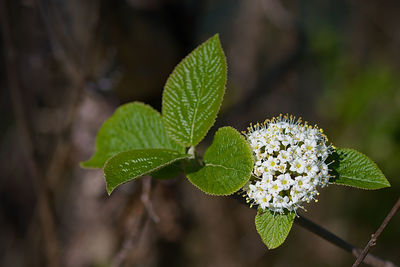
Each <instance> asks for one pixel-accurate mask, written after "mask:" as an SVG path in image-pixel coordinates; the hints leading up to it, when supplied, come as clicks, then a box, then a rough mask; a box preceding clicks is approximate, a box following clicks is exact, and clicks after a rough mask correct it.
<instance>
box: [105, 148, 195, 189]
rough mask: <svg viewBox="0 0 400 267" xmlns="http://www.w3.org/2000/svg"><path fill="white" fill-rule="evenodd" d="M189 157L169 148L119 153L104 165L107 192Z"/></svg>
mask: <svg viewBox="0 0 400 267" xmlns="http://www.w3.org/2000/svg"><path fill="white" fill-rule="evenodd" d="M187 157H189V156H188V155H183V154H181V153H179V152H176V151H173V150H167V149H135V150H130V151H126V152H121V153H118V154H117V155H115V156H113V157H112V158H110V159H109V160H108V161H107V162H106V165H105V166H104V177H105V178H106V184H107V192H108V193H109V194H111V192H112V191H113V190H114V189H115V188H116V187H117V186H118V185H120V184H123V183H126V182H128V181H130V180H132V179H135V178H138V177H140V176H143V175H145V174H149V173H151V172H154V171H157V170H160V169H161V168H164V167H166V166H168V165H170V164H172V163H174V162H175V161H178V160H181V159H184V158H187Z"/></svg>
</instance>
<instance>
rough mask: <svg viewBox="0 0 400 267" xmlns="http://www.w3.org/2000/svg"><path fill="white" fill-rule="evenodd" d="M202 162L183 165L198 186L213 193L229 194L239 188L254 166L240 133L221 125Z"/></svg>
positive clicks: (248, 149) (247, 146)
mask: <svg viewBox="0 0 400 267" xmlns="http://www.w3.org/2000/svg"><path fill="white" fill-rule="evenodd" d="M204 164H205V165H204V166H201V167H200V168H197V169H196V168H194V167H189V168H187V169H185V172H186V176H187V177H188V178H189V180H190V181H191V182H192V183H193V184H194V185H195V186H197V187H198V188H199V189H201V190H202V191H204V192H205V193H208V194H213V195H229V194H232V193H234V192H236V191H237V190H239V189H240V188H242V187H243V186H244V185H245V184H246V182H247V181H248V180H249V178H250V174H251V171H252V169H253V155H252V152H251V150H250V147H249V145H248V143H247V142H246V140H245V139H244V138H243V136H241V135H240V133H238V132H237V131H236V130H235V129H233V128H231V127H223V128H220V129H219V130H218V131H217V132H216V134H215V136H214V141H213V143H212V144H211V146H210V147H209V148H208V149H207V151H206V153H205V154H204Z"/></svg>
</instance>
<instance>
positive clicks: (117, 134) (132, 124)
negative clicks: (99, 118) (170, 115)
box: [81, 102, 184, 168]
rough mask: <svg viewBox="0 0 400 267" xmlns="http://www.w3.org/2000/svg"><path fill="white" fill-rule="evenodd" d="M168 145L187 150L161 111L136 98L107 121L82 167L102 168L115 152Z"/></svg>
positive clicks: (181, 150) (179, 150)
mask: <svg viewBox="0 0 400 267" xmlns="http://www.w3.org/2000/svg"><path fill="white" fill-rule="evenodd" d="M144 148H165V149H171V150H176V151H178V152H181V153H184V147H182V146H180V145H178V144H177V143H175V142H174V141H173V140H172V139H171V138H169V136H168V135H167V132H166V131H165V128H164V124H163V120H162V118H161V115H160V113H158V112H157V111H156V110H154V109H153V108H152V107H150V106H148V105H145V104H142V103H139V102H133V103H129V104H125V105H122V106H120V107H119V108H118V109H117V110H116V111H115V112H114V114H113V115H112V116H111V117H110V118H109V119H108V120H107V121H106V122H105V123H104V124H103V126H102V127H101V128H100V130H99V132H98V134H97V137H96V151H95V154H94V155H93V157H92V158H91V159H89V160H88V161H85V162H82V163H81V165H82V167H87V168H102V167H103V166H104V164H105V162H106V161H107V160H108V159H109V158H111V157H112V156H113V155H115V154H117V153H119V152H123V151H129V150H132V149H144Z"/></svg>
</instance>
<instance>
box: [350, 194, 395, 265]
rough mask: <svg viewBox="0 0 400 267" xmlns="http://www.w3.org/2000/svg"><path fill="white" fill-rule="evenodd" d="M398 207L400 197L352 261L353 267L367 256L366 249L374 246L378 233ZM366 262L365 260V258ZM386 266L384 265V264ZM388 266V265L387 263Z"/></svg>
mask: <svg viewBox="0 0 400 267" xmlns="http://www.w3.org/2000/svg"><path fill="white" fill-rule="evenodd" d="M399 208H400V198H399V199H398V200H397V202H396V203H395V204H394V205H393V207H392V209H391V210H390V212H389V213H388V215H387V216H386V218H385V219H384V220H383V222H382V224H381V226H379V228H378V230H376V232H375V234H373V235H372V237H371V239H370V240H369V242H368V244H367V245H366V247H365V248H364V249H363V251H362V252H361V253H360V255H359V256H358V258H357V260H356V261H355V262H354V264H353V267H357V266H359V265H360V264H361V263H362V262H363V261H364V258H366V257H368V255H367V254H368V251H369V250H370V248H371V247H372V246H375V244H376V240H377V239H378V237H379V235H380V234H381V233H382V231H383V230H384V229H385V227H386V225H387V224H388V223H389V221H390V220H391V219H392V218H393V216H394V214H395V213H396V212H397V210H398V209H399ZM365 262H367V260H365ZM385 266H386V265H385ZM387 266H389V265H387Z"/></svg>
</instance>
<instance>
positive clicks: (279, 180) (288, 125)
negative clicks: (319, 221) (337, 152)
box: [244, 116, 333, 213]
mask: <svg viewBox="0 0 400 267" xmlns="http://www.w3.org/2000/svg"><path fill="white" fill-rule="evenodd" d="M246 137H247V140H248V142H249V144H250V147H251V148H252V150H253V155H254V158H255V160H254V162H255V164H254V169H253V176H254V179H252V180H251V181H250V182H249V183H248V184H247V185H246V186H245V187H244V190H245V191H246V194H247V198H248V201H251V202H252V204H256V205H259V207H260V208H262V209H270V210H271V211H274V212H280V213H282V212H284V211H285V210H289V211H296V210H297V209H298V208H299V207H302V206H301V204H302V203H303V202H309V201H311V200H313V199H314V197H315V196H316V195H318V191H317V187H324V186H325V185H327V184H328V182H329V178H330V176H329V167H328V164H327V163H326V162H325V161H326V159H327V158H328V156H329V154H330V153H331V152H332V150H333V149H332V147H331V146H330V145H327V144H326V142H327V138H326V136H325V135H324V134H323V133H322V130H320V129H318V128H316V127H315V128H313V127H311V126H309V125H307V124H301V121H300V120H298V121H296V119H295V118H294V117H292V116H290V117H289V116H280V117H277V118H273V119H272V120H271V121H266V122H265V123H264V124H261V125H260V124H256V125H254V126H251V127H250V128H249V132H248V133H247V134H246Z"/></svg>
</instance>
